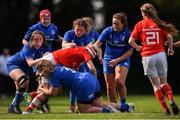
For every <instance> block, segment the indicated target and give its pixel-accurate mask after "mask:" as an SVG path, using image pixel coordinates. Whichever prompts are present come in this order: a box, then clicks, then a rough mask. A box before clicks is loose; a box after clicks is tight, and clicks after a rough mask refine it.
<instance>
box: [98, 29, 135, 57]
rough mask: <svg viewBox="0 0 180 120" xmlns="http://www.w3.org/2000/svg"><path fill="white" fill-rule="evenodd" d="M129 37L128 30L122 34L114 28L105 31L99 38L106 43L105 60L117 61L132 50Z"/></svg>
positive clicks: (124, 30)
mask: <svg viewBox="0 0 180 120" xmlns="http://www.w3.org/2000/svg"><path fill="white" fill-rule="evenodd" d="M129 37H130V31H129V29H128V28H124V29H123V30H122V31H120V32H116V31H114V30H113V28H112V26H110V27H107V28H106V29H104V30H103V32H102V33H101V34H100V36H99V38H98V40H100V41H101V42H103V43H104V42H105V43H106V48H105V53H104V59H107V60H110V59H115V58H117V57H119V56H121V55H123V54H124V53H125V52H126V51H128V50H129V49H130V48H132V47H131V46H130V45H129V43H128V40H129Z"/></svg>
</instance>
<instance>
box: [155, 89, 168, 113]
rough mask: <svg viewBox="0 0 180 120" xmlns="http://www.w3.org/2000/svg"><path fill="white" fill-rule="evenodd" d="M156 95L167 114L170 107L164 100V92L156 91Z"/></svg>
mask: <svg viewBox="0 0 180 120" xmlns="http://www.w3.org/2000/svg"><path fill="white" fill-rule="evenodd" d="M154 94H155V96H156V98H157V100H158V101H159V102H160V104H161V106H162V107H163V109H164V111H165V112H166V111H167V109H168V106H167V104H166V101H165V99H164V96H163V93H162V91H161V90H156V91H155V93H154Z"/></svg>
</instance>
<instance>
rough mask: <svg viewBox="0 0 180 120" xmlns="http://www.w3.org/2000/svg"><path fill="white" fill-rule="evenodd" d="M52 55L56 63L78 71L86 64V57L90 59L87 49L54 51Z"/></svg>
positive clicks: (77, 48)
mask: <svg viewBox="0 0 180 120" xmlns="http://www.w3.org/2000/svg"><path fill="white" fill-rule="evenodd" d="M52 54H53V56H54V59H55V61H56V63H58V64H63V65H65V66H66V67H69V68H73V69H78V68H79V67H80V65H81V64H82V63H84V62H85V56H89V57H90V55H89V53H88V51H87V49H86V48H85V47H76V48H66V49H61V50H57V51H54V52H53V53H52Z"/></svg>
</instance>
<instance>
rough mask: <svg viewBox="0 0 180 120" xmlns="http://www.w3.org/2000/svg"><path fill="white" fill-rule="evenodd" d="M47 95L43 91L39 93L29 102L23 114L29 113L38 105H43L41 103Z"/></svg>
mask: <svg viewBox="0 0 180 120" xmlns="http://www.w3.org/2000/svg"><path fill="white" fill-rule="evenodd" d="M46 97H47V96H46V95H45V94H43V93H39V94H38V95H37V96H36V97H35V98H34V99H33V100H32V102H31V103H30V104H29V106H28V107H26V109H25V111H24V112H23V114H29V113H31V112H32V111H33V109H34V108H36V107H38V106H40V105H41V103H42V102H43V101H44V100H45V99H46Z"/></svg>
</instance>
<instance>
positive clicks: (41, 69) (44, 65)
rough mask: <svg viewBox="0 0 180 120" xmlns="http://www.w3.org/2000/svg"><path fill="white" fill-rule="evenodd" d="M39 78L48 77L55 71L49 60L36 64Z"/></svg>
mask: <svg viewBox="0 0 180 120" xmlns="http://www.w3.org/2000/svg"><path fill="white" fill-rule="evenodd" d="M36 68H37V71H38V73H39V77H47V76H48V75H49V74H50V73H51V72H53V71H54V68H55V65H54V64H53V63H51V62H50V61H49V60H41V61H39V62H38V63H37V64H36Z"/></svg>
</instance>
